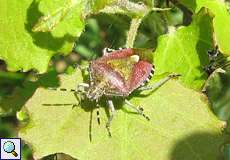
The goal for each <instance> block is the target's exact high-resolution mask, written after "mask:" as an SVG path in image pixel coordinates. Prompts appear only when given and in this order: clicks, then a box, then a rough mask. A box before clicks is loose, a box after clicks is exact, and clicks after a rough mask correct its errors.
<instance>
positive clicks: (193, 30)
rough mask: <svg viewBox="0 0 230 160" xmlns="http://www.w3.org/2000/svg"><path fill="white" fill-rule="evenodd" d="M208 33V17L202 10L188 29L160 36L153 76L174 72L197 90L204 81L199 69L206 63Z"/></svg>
mask: <svg viewBox="0 0 230 160" xmlns="http://www.w3.org/2000/svg"><path fill="white" fill-rule="evenodd" d="M212 32H213V30H212V18H210V16H209V14H207V12H206V11H205V10H202V11H201V12H200V13H199V14H198V15H196V16H195V17H193V21H192V23H191V24H190V25H189V26H187V27H180V28H178V29H177V30H175V29H174V28H173V29H170V30H169V33H168V34H166V35H162V36H160V37H159V39H158V46H157V49H156V51H155V55H154V61H155V66H156V74H162V73H165V72H176V73H179V74H181V75H182V77H181V80H182V81H183V83H184V84H186V85H187V86H189V87H192V88H195V89H199V88H201V87H202V85H203V84H204V82H205V80H206V78H207V75H206V73H205V72H204V70H203V68H202V67H204V66H206V65H207V63H208V55H207V51H208V50H209V49H211V48H212Z"/></svg>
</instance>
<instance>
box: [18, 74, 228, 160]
mask: <svg viewBox="0 0 230 160" xmlns="http://www.w3.org/2000/svg"><path fill="white" fill-rule="evenodd" d="M80 75H81V73H80V72H79V71H77V72H76V73H75V74H73V75H62V76H61V77H60V82H61V86H60V87H62V88H63V87H64V88H69V89H70V88H75V87H76V85H77V84H78V83H79V82H82V77H81V76H80ZM138 95H139V96H138ZM116 101H117V102H116V108H117V109H118V110H117V111H118V112H117V114H116V116H115V118H114V120H113V122H112V126H111V131H112V137H111V138H110V137H108V133H107V131H106V129H105V123H106V121H107V120H108V117H107V116H108V115H107V114H108V112H107V111H108V107H107V106H105V109H104V108H100V110H101V120H102V122H101V125H98V124H97V121H96V113H95V110H94V109H95V107H96V106H95V104H94V103H89V102H88V101H85V102H83V103H82V104H81V106H80V107H74V108H73V107H72V106H71V105H70V106H68V105H67V104H75V103H79V102H78V100H77V99H76V97H75V96H74V95H73V94H72V93H68V92H67V93H66V92H62V91H59V92H56V91H52V90H47V89H44V88H39V89H37V91H36V92H35V94H34V95H33V96H32V98H31V99H29V101H28V102H27V103H26V104H25V108H24V109H25V110H27V111H28V114H29V116H30V120H29V123H28V125H27V126H25V127H24V128H21V130H20V133H19V137H21V138H23V140H25V141H26V142H27V143H29V144H30V146H31V147H32V149H33V152H34V157H35V158H36V159H37V158H41V157H43V156H46V155H49V154H53V153H56V152H58V153H66V154H69V155H71V156H72V157H74V158H77V159H90V160H94V159H95V160H96V159H101V160H104V159H110V160H117V159H120V160H123V159H145V160H148V159H149V160H150V159H151V160H152V159H161V160H172V159H176V160H184V159H186V160H207V159H209V160H216V159H217V157H218V155H219V154H220V150H219V148H220V146H221V144H222V143H223V142H224V135H223V134H222V132H221V128H222V127H223V126H222V125H223V124H222V122H221V121H219V120H218V119H217V118H216V117H215V116H214V115H213V114H212V113H211V111H210V110H209V107H208V105H207V100H206V97H205V96H203V95H201V94H200V93H197V92H196V91H193V90H190V89H187V88H185V87H183V86H182V85H181V84H180V83H178V82H177V81H176V80H171V81H169V82H167V83H166V84H165V85H163V86H162V87H160V88H159V89H158V90H157V91H155V92H152V93H151V94H149V93H147V92H145V93H141V94H138V93H134V97H133V98H132V99H131V102H132V103H134V104H136V105H140V104H141V105H142V106H143V108H144V109H145V112H146V114H148V115H149V117H150V119H151V120H150V121H146V120H145V119H144V118H143V117H141V116H139V115H136V114H133V110H131V109H129V108H128V106H126V105H124V106H122V103H120V101H118V99H116ZM52 104H53V106H52ZM60 104H66V105H63V106H62V105H60ZM91 112H92V129H91V132H90V117H91ZM90 133H91V136H92V141H91V142H90V138H89V135H90Z"/></svg>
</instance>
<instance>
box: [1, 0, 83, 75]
mask: <svg viewBox="0 0 230 160" xmlns="http://www.w3.org/2000/svg"><path fill="white" fill-rule="evenodd" d="M0 3H1V5H0V22H1V25H0V30H1V32H0V44H1V45H0V50H1V52H0V59H2V60H5V61H6V63H7V66H8V69H9V70H11V71H17V70H22V71H28V70H30V69H35V70H38V71H39V72H40V73H42V72H45V71H46V69H47V67H48V63H49V60H50V58H51V57H52V56H53V55H54V54H55V53H57V52H59V53H64V54H66V53H69V52H70V51H71V50H72V47H73V43H74V42H75V40H76V36H79V35H80V33H81V31H82V30H83V28H84V24H83V22H82V20H81V18H80V15H81V12H82V10H83V4H82V2H81V1H80V0H75V3H76V4H77V5H75V6H76V7H73V8H71V10H70V11H69V12H68V13H66V16H65V18H64V19H63V20H62V21H61V22H59V23H58V25H57V26H55V28H54V29H53V31H52V32H33V31H32V28H33V27H34V25H35V24H36V23H37V21H38V20H39V18H40V17H42V16H44V15H49V14H51V15H52V13H56V11H57V10H58V9H60V8H62V7H63V6H64V4H65V3H66V1H65V0H57V1H55V3H53V1H39V0H33V1H31V0H25V1H9V0H0ZM51 25H52V24H51ZM43 31H46V30H45V29H44V30H43Z"/></svg>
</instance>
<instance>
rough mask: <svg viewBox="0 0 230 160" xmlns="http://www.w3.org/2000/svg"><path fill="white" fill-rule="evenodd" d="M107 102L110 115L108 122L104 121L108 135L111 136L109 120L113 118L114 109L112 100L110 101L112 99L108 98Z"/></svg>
mask: <svg viewBox="0 0 230 160" xmlns="http://www.w3.org/2000/svg"><path fill="white" fill-rule="evenodd" d="M107 102H108V105H109V109H110V111H111V115H110V117H109V119H108V122H107V123H106V128H107V130H108V133H109V136H110V137H111V136H112V135H111V131H110V126H111V122H112V120H113V117H114V115H115V114H116V110H115V108H114V105H113V101H112V100H108V101H107Z"/></svg>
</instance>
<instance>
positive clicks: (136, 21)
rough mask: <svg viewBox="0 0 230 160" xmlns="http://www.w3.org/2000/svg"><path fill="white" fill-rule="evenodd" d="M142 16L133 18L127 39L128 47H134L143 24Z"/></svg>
mask: <svg viewBox="0 0 230 160" xmlns="http://www.w3.org/2000/svg"><path fill="white" fill-rule="evenodd" d="M141 20H142V18H140V17H138V18H133V19H132V21H131V24H130V28H129V32H128V34H127V39H126V47H127V48H133V44H134V41H135V39H136V35H137V31H138V28H139V26H140V24H141Z"/></svg>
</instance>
